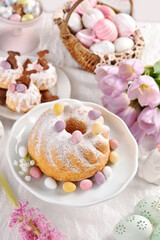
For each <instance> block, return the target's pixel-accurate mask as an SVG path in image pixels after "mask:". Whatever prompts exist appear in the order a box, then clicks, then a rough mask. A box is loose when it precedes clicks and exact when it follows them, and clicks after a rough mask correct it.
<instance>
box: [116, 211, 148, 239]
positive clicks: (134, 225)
mask: <svg viewBox="0 0 160 240" xmlns="http://www.w3.org/2000/svg"><path fill="white" fill-rule="evenodd" d="M151 234H152V225H151V223H150V222H149V220H148V219H146V218H145V217H143V216H138V215H132V216H129V217H127V218H124V219H122V220H121V221H120V222H119V223H118V224H117V225H116V226H115V228H114V231H113V239H114V240H149V238H150V236H151Z"/></svg>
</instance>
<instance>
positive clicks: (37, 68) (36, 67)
mask: <svg viewBox="0 0 160 240" xmlns="http://www.w3.org/2000/svg"><path fill="white" fill-rule="evenodd" d="M33 67H34V69H35V70H36V71H37V72H41V71H43V67H42V66H41V65H40V64H37V63H35V64H34V66H33Z"/></svg>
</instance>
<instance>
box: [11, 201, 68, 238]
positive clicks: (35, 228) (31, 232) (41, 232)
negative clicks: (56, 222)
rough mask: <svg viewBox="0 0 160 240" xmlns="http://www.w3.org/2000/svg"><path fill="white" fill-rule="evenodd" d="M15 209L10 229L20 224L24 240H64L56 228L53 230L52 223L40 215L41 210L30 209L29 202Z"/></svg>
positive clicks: (20, 204)
mask: <svg viewBox="0 0 160 240" xmlns="http://www.w3.org/2000/svg"><path fill="white" fill-rule="evenodd" d="M18 203H19V206H18V207H16V208H15V209H14V212H13V213H12V215H11V221H10V224H9V227H14V226H15V225H17V224H19V232H20V234H21V237H22V239H23V240H31V239H32V240H63V239H65V236H63V235H62V234H61V233H60V232H58V231H57V230H56V229H55V228H52V226H51V223H49V222H47V219H46V217H45V216H44V215H42V214H39V209H37V208H30V209H28V208H27V206H28V202H26V204H24V205H23V204H22V203H21V202H19V201H18Z"/></svg>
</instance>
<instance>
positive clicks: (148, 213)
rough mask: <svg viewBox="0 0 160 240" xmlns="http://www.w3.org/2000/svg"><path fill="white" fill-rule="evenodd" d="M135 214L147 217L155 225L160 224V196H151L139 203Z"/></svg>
mask: <svg viewBox="0 0 160 240" xmlns="http://www.w3.org/2000/svg"><path fill="white" fill-rule="evenodd" d="M134 214H137V215H142V216H144V217H146V218H147V219H148V220H149V221H150V222H151V223H153V225H154V226H157V225H159V220H160V219H159V216H160V196H158V195H157V196H149V197H146V198H144V199H142V200H141V201H140V202H138V203H137V205H136V206H135V209H134Z"/></svg>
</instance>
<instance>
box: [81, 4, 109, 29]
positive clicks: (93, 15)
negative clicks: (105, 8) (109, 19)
mask: <svg viewBox="0 0 160 240" xmlns="http://www.w3.org/2000/svg"><path fill="white" fill-rule="evenodd" d="M100 19H104V15H103V13H102V12H101V11H100V10H98V9H96V8H92V9H91V10H89V11H88V12H87V13H84V14H83V16H82V22H83V25H84V27H85V28H88V29H93V26H94V24H95V23H96V22H97V21H98V20H100Z"/></svg>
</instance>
